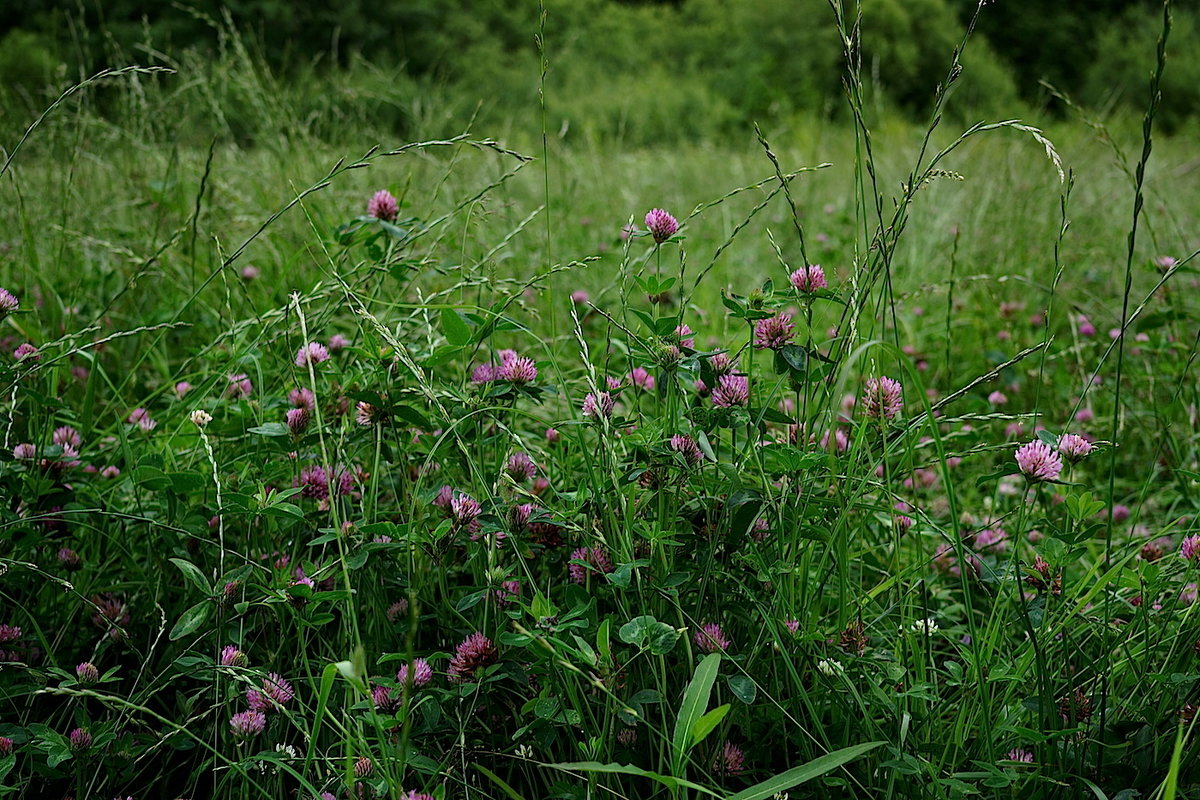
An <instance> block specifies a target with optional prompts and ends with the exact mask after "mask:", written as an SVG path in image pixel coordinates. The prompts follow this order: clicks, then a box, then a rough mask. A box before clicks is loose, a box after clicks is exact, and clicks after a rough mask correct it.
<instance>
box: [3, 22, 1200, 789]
mask: <svg viewBox="0 0 1200 800" xmlns="http://www.w3.org/2000/svg"><path fill="white" fill-rule="evenodd" d="M839 23H841V24H845V25H846V27H845V28H844V30H845V31H846V35H847V36H849V37H851V38H852V37H853V28H852V27H851V26H850V25H849V24H848V23H844V21H841V20H839ZM948 58H950V55H949V54H948ZM1147 59H1148V61H1149V62H1153V54H1147ZM848 63H849V64H850V66H849V68H848V78H847V95H848V103H849V105H850V107H851V108H852V109H854V110H855V112H856V115H855V118H856V119H857V120H858V122H857V123H856V124H853V125H846V126H843V127H836V128H830V129H821V130H817V129H814V130H811V131H801V132H788V131H767V132H764V131H759V130H758V129H757V128H752V129H751V130H750V132H749V133H748V135H747V137H746V141H745V142H744V143H743V144H744V147H742V148H741V149H730V150H728V151H723V150H715V151H714V150H711V149H707V148H704V147H696V148H666V147H664V148H661V149H650V150H644V151H639V152H630V153H622V152H618V151H617V150H616V149H615V148H613V147H611V146H605V147H597V148H586V147H580V148H575V149H573V148H570V147H567V146H565V145H561V144H556V143H552V142H549V141H547V140H548V138H549V137H543V140H542V142H541V144H540V150H537V151H536V154H535V155H536V157H535V155H534V154H530V153H525V152H521V151H519V150H517V149H513V147H511V146H509V145H506V144H502V143H500V142H499V141H496V140H493V139H489V138H486V137H485V136H483V135H479V134H477V133H475V132H467V133H463V134H460V135H451V136H439V135H431V136H429V137H428V138H425V139H423V140H420V141H414V142H411V143H408V144H399V145H388V146H384V147H372V146H371V145H370V144H364V145H363V147H362V148H361V149H358V150H354V149H353V147H351V146H350V145H345V146H341V147H331V146H330V145H328V144H327V143H324V142H319V141H316V140H312V139H308V138H306V137H305V135H304V133H303V131H289V130H286V129H285V130H283V131H282V132H281V138H280V140H279V141H277V142H274V143H265V144H260V145H258V146H256V147H253V148H248V147H244V146H240V145H238V144H234V143H228V142H213V143H211V145H210V144H207V143H206V144H205V145H204V146H201V147H190V146H188V145H180V144H179V142H177V141H175V139H174V138H173V134H171V133H170V129H169V128H163V127H161V126H167V125H169V119H168V118H167V117H166V116H164V114H162V113H156V112H155V109H156V108H157V109H158V111H164V110H169V107H170V106H169V104H170V103H172V102H177V101H178V97H179V96H183V97H189V96H191V95H188V94H187V92H189V91H200V90H196V89H195V86H197V85H199V86H201V87H203V86H204V85H205V84H204V80H205V78H204V77H203V76H201V77H200V78H198V79H197V81H198V83H194V84H193V85H192V87H191V88H189V87H180V88H178V91H179V92H181V93H183V94H182V95H179V96H176V95H172V94H170V93H169V92H166V91H160V88H159V85H158V84H157V83H155V82H156V81H168V83H167V84H166V85H167V86H172V84H170V83H169V81H170V80H182V78H179V77H178V76H177V77H175V78H169V77H165V76H162V75H158V74H155V73H153V72H152V71H149V70H144V69H126V70H119V71H117V72H114V73H112V74H110V75H107V76H105V77H104V78H103V79H101V80H96V81H88V82H85V84H84V85H82V86H80V87H78V89H77V90H76V91H73V92H71V93H68V96H66V97H64V99H62V100H61V101H60V102H58V103H56V104H55V105H54V106H53V107H52V108H51V109H50V110H49V112H48V113H47V114H46V115H45V116H44V117H43V119H41V120H39V121H37V122H35V123H34V124H33V125H32V126H31V128H30V130H29V133H28V135H27V138H26V139H22V140H21V142H20V143H17V142H6V143H4V145H5V147H6V148H7V149H5V150H3V151H0V155H2V156H4V159H3V160H0V165H2V166H0V199H2V202H0V398H2V400H0V431H2V432H3V447H2V448H0V796H3V797H14V798H55V799H56V800H57V798H65V797H70V798H76V799H77V800H82V798H101V799H102V800H108V799H109V798H117V799H118V800H126V799H128V798H132V799H133V800H147V799H148V798H241V799H251V798H252V799H254V800H258V799H259V798H262V799H265V798H306V800H314V799H315V798H337V799H338V800H341V799H342V798H391V799H392V800H396V799H398V798H402V799H403V800H455V799H457V798H478V799H479V800H483V799H484V798H492V799H495V800H499V799H500V798H508V799H509V800H543V799H545V798H561V799H562V800H592V799H593V798H595V799H596V800H600V799H602V798H647V797H653V798H670V799H671V800H682V799H683V798H693V799H695V800H700V799H701V798H729V799H731V800H763V799H765V798H789V797H790V798H810V797H811V798H825V797H855V798H868V797H870V798H876V797H879V798H883V797H900V798H958V797H966V796H972V795H975V796H981V797H997V798H1018V797H1019V798H1043V797H1044V798H1084V797H1087V798H1101V799H1102V800H1107V799H1108V798H1112V800H1117V799H1118V798H1122V799H1124V800H1131V799H1132V798H1135V797H1153V798H1158V797H1162V798H1174V797H1196V796H1200V794H1198V793H1200V767H1197V764H1196V760H1197V756H1198V754H1200V745H1198V744H1197V741H1196V740H1197V738H1198V736H1200V730H1197V729H1196V725H1197V720H1196V716H1197V714H1196V712H1197V709H1198V708H1200V683H1198V682H1200V605H1198V604H1197V598H1198V588H1197V586H1198V584H1200V518H1198V514H1200V461H1198V450H1197V433H1196V431H1197V424H1198V423H1197V415H1198V413H1200V412H1198V410H1197V409H1198V406H1200V395H1198V387H1197V381H1196V378H1195V376H1196V359H1197V356H1198V355H1200V327H1198V323H1197V312H1198V311H1200V305H1198V304H1197V302H1196V300H1195V289H1196V288H1197V287H1198V286H1200V283H1198V282H1197V278H1196V265H1197V262H1196V252H1195V250H1196V247H1197V246H1198V244H1200V239H1198V234H1197V232H1196V231H1197V224H1198V222H1200V193H1198V191H1197V185H1196V181H1195V173H1194V170H1195V149H1194V141H1187V140H1171V139H1167V140H1163V141H1162V142H1159V141H1157V140H1155V139H1154V135H1155V134H1154V127H1153V123H1154V112H1155V104H1154V103H1153V102H1151V103H1149V105H1148V109H1147V113H1146V117H1145V122H1144V125H1143V126H1142V127H1141V128H1140V129H1139V130H1133V131H1130V130H1117V131H1115V132H1114V131H1109V130H1108V129H1107V128H1104V127H1103V126H1101V125H1100V124H1099V123H1096V125H1097V127H1096V128H1094V129H1093V128H1085V127H1084V126H1081V125H1079V126H1075V127H1071V128H1064V129H1063V138H1062V139H1061V140H1057V141H1056V137H1055V136H1054V135H1053V132H1045V131H1043V130H1042V129H1040V128H1037V127H1033V126H1032V125H1029V124H1027V123H1023V122H1018V121H1015V120H1006V121H1000V122H996V123H988V124H984V123H980V124H978V125H975V126H971V127H968V128H967V129H965V130H963V131H961V132H947V131H945V130H943V129H942V126H941V125H940V123H939V117H940V110H941V108H942V105H943V103H945V102H946V101H947V98H948V97H949V95H950V89H952V88H953V84H954V82H955V80H956V79H957V74H958V69H957V68H958V67H959V64H958V61H957V55H955V56H953V58H952V60H951V61H950V62H949V70H948V71H947V72H946V77H945V78H944V80H943V82H942V83H941V84H940V86H939V89H938V92H937V94H936V100H935V113H934V115H933V117H932V119H933V122H932V123H931V125H930V126H929V127H928V129H921V130H914V129H912V128H903V129H895V128H888V129H886V130H885V131H884V132H883V133H882V134H881V133H880V132H879V131H872V130H871V129H870V127H869V126H868V125H867V123H866V122H865V121H864V120H865V118H866V116H867V113H866V112H867V109H866V108H865V106H864V105H863V102H862V95H861V89H862V85H863V83H862V82H863V78H862V76H860V74H859V72H858V71H857V70H858V68H857V67H856V66H855V63H854V60H853V59H849V62H848ZM1163 68H1164V65H1163V59H1162V57H1161V53H1160V57H1159V60H1158V68H1157V73H1156V75H1155V77H1154V78H1153V81H1152V82H1151V84H1150V86H1151V89H1152V91H1156V90H1157V88H1158V85H1159V84H1158V81H1159V80H1160V78H1161V73H1162V70H1163ZM934 80H935V79H934ZM856 87H857V88H856ZM101 90H103V91H107V92H111V93H117V94H118V97H119V99H120V102H121V103H122V104H123V105H122V107H123V108H125V110H126V113H127V116H126V117H125V118H124V119H125V122H124V123H123V124H122V125H116V124H112V123H108V122H105V121H104V120H103V119H102V118H101V117H100V116H98V115H96V114H95V113H94V112H93V110H91V109H89V108H88V107H87V106H86V104H82V102H81V101H80V102H79V103H77V100H78V98H79V97H85V96H87V95H88V93H89V92H93V91H101ZM172 91H175V89H172ZM203 94H204V93H203V92H202V91H200V94H199V95H196V96H197V97H200V96H201V95H203ZM204 96H207V95H204ZM258 97H259V99H260V100H261V101H262V106H261V108H262V109H265V110H264V112H263V113H269V112H270V106H269V98H268V97H267V93H264V94H262V95H259V96H258ZM1151 97H1153V94H1151ZM156 104H161V105H156ZM139 108H140V109H141V110H140V111H138V109H139ZM222 108H223V107H218V108H217V110H218V111H222ZM224 111H228V112H229V113H230V114H232V113H233V110H232V109H224ZM152 112H154V113H152ZM150 120H153V123H151V122H150ZM143 123H144V124H143ZM443 132H444V131H443ZM352 137H353V134H351V133H349V132H348V133H347V138H348V141H349V140H352V141H353V142H354V143H355V146H356V145H357V142H358V140H357V139H353V138H352ZM1152 145H1153V146H1152ZM347 152H357V153H365V154H364V155H361V156H351V155H346V153H347ZM64 154H65V155H64ZM1189 165H1190V166H1189ZM1189 171H1190V172H1191V175H1190V177H1189V175H1188V173H1189Z"/></svg>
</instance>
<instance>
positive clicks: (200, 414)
mask: <svg viewBox="0 0 1200 800" xmlns="http://www.w3.org/2000/svg"><path fill="white" fill-rule="evenodd" d="M210 422H212V414H210V413H208V412H207V411H205V410H204V409H202V408H197V409H196V410H195V411H193V412H192V424H194V425H195V426H196V427H197V428H203V427H204V426H205V425H207V424H208V423H210Z"/></svg>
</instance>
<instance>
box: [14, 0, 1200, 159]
mask: <svg viewBox="0 0 1200 800" xmlns="http://www.w3.org/2000/svg"><path fill="white" fill-rule="evenodd" d="M1157 7H1158V4H1156V3H1154V2H1151V1H1150V0H1097V2H1086V3H1085V2H1081V1H1080V0H1064V2H1056V3H1051V4H1047V3H1043V2H1041V1H1040V0H1003V1H1002V2H996V3H992V4H990V5H988V6H987V7H985V8H984V10H983V13H982V15H981V17H980V22H979V26H978V32H979V33H980V34H981V35H980V36H977V37H976V38H975V40H974V41H973V42H972V44H971V46H970V48H969V49H968V52H967V55H966V57H965V59H964V66H965V69H966V72H965V76H964V80H963V81H962V82H961V85H960V86H959V88H958V89H957V91H958V92H959V94H961V95H964V97H961V98H960V99H959V100H958V101H957V102H956V104H955V106H954V107H955V109H956V111H955V113H957V114H959V115H960V116H963V117H964V118H974V117H976V116H989V115H993V114H995V113H996V112H998V110H999V109H1008V110H1010V111H1011V110H1012V109H1014V108H1019V107H1020V105H1019V104H1018V103H1017V102H1016V101H1017V100H1018V99H1019V100H1021V101H1023V102H1024V103H1025V104H1029V105H1034V106H1037V105H1042V104H1046V103H1051V105H1050V106H1049V108H1050V110H1052V111H1061V110H1062V109H1063V106H1062V104H1061V103H1058V102H1057V101H1053V98H1052V97H1051V95H1050V94H1049V93H1048V91H1047V89H1046V87H1045V86H1044V85H1043V84H1042V81H1046V82H1049V83H1050V84H1052V85H1053V86H1055V87H1056V88H1057V89H1058V90H1059V91H1061V92H1065V93H1067V94H1068V95H1070V96H1072V97H1074V98H1075V99H1077V100H1079V101H1081V102H1083V103H1084V104H1086V105H1089V106H1095V107H1101V108H1115V109H1118V110H1120V109H1126V108H1134V109H1137V108H1140V107H1141V104H1142V103H1143V102H1144V94H1145V88H1144V87H1145V85H1146V79H1147V73H1146V65H1145V64H1144V63H1142V62H1140V61H1139V60H1138V58H1139V56H1138V54H1140V53H1142V52H1145V45H1146V44H1147V42H1150V43H1151V44H1152V42H1153V37H1154V32H1155V31H1156V30H1157V28H1156V26H1157V24H1158V23H1157V17H1158V11H1157ZM545 9H546V11H547V16H546V21H545V30H544V34H545V40H546V41H547V42H548V43H549V47H550V50H551V51H552V53H553V58H552V59H551V64H550V75H549V77H548V85H549V86H551V87H553V88H555V89H556V92H555V94H556V96H557V97H558V98H570V99H569V100H561V99H560V100H558V101H557V103H558V105H557V106H556V107H555V108H554V109H553V113H554V114H555V115H556V117H557V121H558V122H559V123H561V124H563V125H565V126H566V127H567V128H568V129H569V128H570V127H571V126H572V125H573V126H575V128H576V131H575V132H577V133H579V134H580V135H585V136H588V135H591V136H595V135H604V136H615V137H619V138H620V139H622V140H624V141H634V142H639V143H642V142H652V141H664V140H665V141H674V140H679V139H695V138H713V137H721V136H723V135H725V134H727V133H729V132H730V131H731V130H734V129H737V128H739V127H740V126H741V125H742V123H743V122H744V121H745V120H746V119H748V118H753V119H757V120H759V121H763V120H773V119H774V120H788V119H790V118H793V117H796V116H803V117H810V116H813V115H817V116H820V117H823V118H824V117H831V116H832V117H836V116H838V115H840V114H841V115H844V113H845V112H844V110H843V108H842V105H841V103H840V97H841V68H842V62H841V56H842V54H841V46H840V43H839V41H838V37H837V34H836V31H835V30H834V28H833V26H832V25H830V24H828V23H829V20H830V17H831V14H830V12H829V8H828V5H827V3H826V2H825V0H740V1H739V2H736V3H730V2H720V0H682V1H680V2H661V1H660V2H628V1H626V2H621V1H620V0H549V2H547V3H546V4H545ZM864 10H865V12H866V13H865V14H864V23H863V24H864V32H863V34H864V35H863V41H864V45H863V47H864V51H863V53H862V59H863V67H864V78H865V79H866V81H867V89H868V91H869V92H870V93H871V100H872V103H873V107H874V109H875V110H883V109H888V110H895V111H898V112H900V113H902V114H904V115H906V116H910V117H917V118H919V117H920V115H921V114H922V113H923V112H924V109H925V108H926V107H927V106H928V104H929V102H930V99H931V97H932V93H933V88H934V85H935V83H936V81H937V80H938V79H939V78H940V77H941V70H942V69H943V63H944V62H943V59H944V57H945V55H946V54H947V53H949V52H950V51H951V50H952V49H953V48H954V47H955V46H956V45H957V44H958V43H959V42H960V41H961V39H962V36H963V33H964V30H965V26H966V24H967V23H968V21H969V20H970V18H971V16H972V15H973V14H974V13H975V3H973V2H969V0H911V1H909V2H902V1H901V0H876V1H874V2H871V3H869V4H866V5H865V6H864ZM540 12H541V7H540V6H539V4H538V3H535V2H532V0H523V2H517V3H512V2H503V1H502V0H414V1H413V2H405V3H394V4H377V3H368V2H365V0H346V1H345V2H339V3H332V2H325V1H322V2H313V3H303V4H296V3H287V2H279V1H278V0H228V2H222V1H221V0H193V2H187V3H176V4H168V3H146V2H144V1H143V0H106V1H105V2H99V1H98V0H92V1H91V2H80V0H49V2H40V1H37V0H14V2H9V3H5V4H4V5H3V7H2V8H0V31H3V33H0V36H2V44H0V86H2V87H3V88H2V91H3V93H4V95H5V103H4V106H5V111H4V112H2V113H3V116H2V117H0V121H2V122H3V123H4V124H6V125H8V126H12V125H15V124H16V121H17V120H23V119H25V117H26V116H27V114H28V112H29V111H30V110H33V109H39V110H40V108H41V107H43V106H44V100H45V96H46V95H47V94H53V93H55V92H56V91H61V89H62V88H65V86H67V85H69V83H71V82H73V81H75V80H78V79H79V78H81V77H84V76H86V75H88V74H91V73H92V72H94V71H95V70H96V69H97V68H98V67H99V65H101V64H113V63H116V62H120V61H123V62H126V63H135V62H136V63H141V64H166V65H178V64H179V62H180V61H184V60H186V59H188V58H189V57H196V56H197V54H199V55H201V56H203V57H206V58H208V57H217V58H228V57H230V56H231V54H232V51H233V50H235V49H236V48H237V45H235V44H233V41H234V40H233V39H232V38H231V36H230V33H231V31H237V32H238V33H239V36H238V37H237V39H238V40H244V41H246V42H248V43H249V47H250V49H251V51H252V52H251V53H250V56H251V57H252V58H254V59H255V61H256V62H258V63H259V64H260V66H261V68H262V71H263V72H264V73H267V72H269V73H270V74H271V75H274V76H276V79H277V80H280V81H282V82H283V83H284V84H286V85H288V86H298V85H305V81H306V79H307V78H308V77H309V76H311V75H312V74H313V73H314V72H315V73H317V74H320V75H322V76H325V77H328V75H329V74H330V73H331V72H333V73H337V74H339V75H340V76H341V78H342V83H341V85H343V86H344V87H345V90H344V94H345V95H347V96H344V97H322V96H320V95H321V94H322V93H321V91H319V90H317V91H314V92H307V93H302V92H297V93H296V94H297V98H298V99H299V100H300V101H301V102H302V103H303V104H304V105H305V106H307V108H304V109H303V111H304V112H307V113H311V114H322V113H327V112H329V111H331V109H334V108H335V107H337V106H338V104H339V103H341V104H345V103H353V102H363V101H364V99H366V102H368V104H369V106H370V111H371V112H372V113H371V118H372V119H374V120H376V121H380V122H382V123H383V124H386V125H390V126H392V127H393V128H400V129H403V128H404V127H405V126H406V125H408V126H411V122H412V116H413V112H412V109H411V108H407V109H406V108H403V107H402V104H397V103H396V102H395V100H394V99H380V90H381V89H384V90H385V91H384V93H383V97H384V98H387V91H386V89H388V88H392V87H397V86H398V87H401V91H400V92H399V94H400V96H402V97H409V98H411V97H412V96H413V94H414V91H415V90H414V87H415V86H417V85H419V84H424V85H429V84H434V85H437V86H440V87H446V88H449V89H450V91H449V92H448V94H449V95H450V96H452V97H453V98H454V101H455V102H456V103H457V104H460V105H461V107H462V112H463V113H464V114H466V115H470V114H471V113H478V115H479V116H478V119H480V120H481V121H483V122H493V121H498V120H499V119H500V118H501V117H503V115H504V113H505V112H507V111H508V110H511V109H513V108H534V107H535V105H536V87H537V75H538V74H539V54H538V51H537V47H536V42H535V38H536V37H535V33H536V32H537V31H538V30H539V18H540ZM1176 16H1177V24H1178V25H1179V26H1180V32H1181V34H1186V32H1187V31H1189V30H1190V31H1194V30H1195V29H1196V18H1197V12H1196V11H1195V10H1188V9H1185V8H1180V9H1178V10H1177V11H1176ZM1188 41H1189V39H1188V37H1187V36H1186V35H1180V36H1177V37H1175V39H1174V44H1173V45H1172V48H1171V52H1170V53H1169V56H1170V57H1171V59H1172V63H1173V74H1172V75H1171V77H1170V78H1169V79H1168V80H1169V83H1168V89H1171V88H1178V91H1168V92H1167V95H1168V97H1167V100H1166V103H1165V107H1164V109H1163V112H1162V115H1161V117H1160V124H1163V125H1165V126H1166V127H1167V128H1168V129H1172V128H1178V127H1179V126H1181V125H1184V124H1186V122H1187V120H1188V119H1189V117H1190V116H1191V115H1194V114H1195V109H1196V108H1197V103H1196V89H1195V87H1196V86H1197V85H1200V82H1198V81H1197V80H1196V77H1195V76H1196V75H1197V74H1200V55H1198V54H1197V53H1196V51H1195V48H1191V47H1189V46H1188V45H1187V42H1188ZM372 98H373V99H372ZM476 104H478V105H479V108H478V109H476V108H475V106H476ZM698 109H703V112H704V113H702V114H697V113H695V111H696V110H698ZM585 111H586V112H587V113H586V114H585V113H584V112H585ZM528 116H529V123H530V124H531V125H532V123H534V122H535V121H536V120H535V119H534V117H535V115H532V114H530V115H528ZM585 117H586V119H585ZM579 128H582V130H578V129H579Z"/></svg>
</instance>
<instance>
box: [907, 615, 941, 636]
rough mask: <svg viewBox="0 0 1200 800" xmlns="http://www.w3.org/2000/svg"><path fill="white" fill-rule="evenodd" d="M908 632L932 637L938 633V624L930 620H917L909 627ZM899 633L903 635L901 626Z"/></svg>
mask: <svg viewBox="0 0 1200 800" xmlns="http://www.w3.org/2000/svg"><path fill="white" fill-rule="evenodd" d="M908 630H909V631H911V632H912V633H917V634H923V635H925V636H933V635H934V634H935V633H937V632H938V624H937V622H935V621H934V620H932V619H919V620H917V621H916V622H914V623H913V624H912V625H910V626H909V628H908ZM900 632H901V633H904V628H903V626H902V627H901V628H900Z"/></svg>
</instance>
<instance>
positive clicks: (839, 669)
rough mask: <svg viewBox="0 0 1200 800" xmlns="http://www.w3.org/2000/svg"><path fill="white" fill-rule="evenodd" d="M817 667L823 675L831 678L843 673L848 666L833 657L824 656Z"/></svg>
mask: <svg viewBox="0 0 1200 800" xmlns="http://www.w3.org/2000/svg"><path fill="white" fill-rule="evenodd" d="M817 669H819V670H820V671H821V673H822V674H823V675H827V676H829V677H830V678H832V677H834V676H835V675H841V674H842V673H844V672H845V671H846V668H845V667H843V666H842V664H841V662H839V661H834V660H833V659H832V658H822V659H821V660H820V661H818V662H817Z"/></svg>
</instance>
